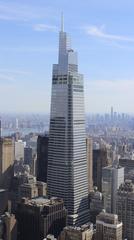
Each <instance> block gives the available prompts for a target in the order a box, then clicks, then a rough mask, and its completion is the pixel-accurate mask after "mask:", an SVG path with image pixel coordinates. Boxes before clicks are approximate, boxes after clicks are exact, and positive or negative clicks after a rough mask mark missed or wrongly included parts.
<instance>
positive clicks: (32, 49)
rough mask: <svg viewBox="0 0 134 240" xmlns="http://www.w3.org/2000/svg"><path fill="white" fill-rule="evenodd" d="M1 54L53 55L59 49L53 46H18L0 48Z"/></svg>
mask: <svg viewBox="0 0 134 240" xmlns="http://www.w3.org/2000/svg"><path fill="white" fill-rule="evenodd" d="M0 51H1V52H16V53H40V54H41V53H47V52H48V53H51V52H56V51H57V49H56V48H54V47H53V46H52V47H51V46H48V47H38V46H16V47H4V46H3V47H0Z"/></svg>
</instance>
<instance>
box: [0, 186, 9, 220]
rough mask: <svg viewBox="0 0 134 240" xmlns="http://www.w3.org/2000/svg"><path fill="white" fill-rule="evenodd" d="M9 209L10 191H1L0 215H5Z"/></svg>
mask: <svg viewBox="0 0 134 240" xmlns="http://www.w3.org/2000/svg"><path fill="white" fill-rule="evenodd" d="M7 207H8V191H7V190H5V189H0V215H2V214H4V212H5V211H6V210H7Z"/></svg>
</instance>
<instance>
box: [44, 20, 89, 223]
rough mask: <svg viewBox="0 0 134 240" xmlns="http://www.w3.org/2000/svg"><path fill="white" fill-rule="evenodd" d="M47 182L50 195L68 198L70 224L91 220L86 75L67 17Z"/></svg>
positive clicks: (55, 81)
mask: <svg viewBox="0 0 134 240" xmlns="http://www.w3.org/2000/svg"><path fill="white" fill-rule="evenodd" d="M47 182H48V195H49V196H50V197H52V196H56V197H60V198H63V199H64V203H65V206H66V208H67V210H68V224H69V225H76V226H79V225H82V224H84V223H87V222H88V221H89V210H88V177H87V159H86V133H85V112H84V89H83V76H82V75H81V74H79V73H78V62H77V53H76V52H75V51H74V50H73V49H72V48H71V46H70V41H69V38H68V36H67V33H66V32H64V26H63V19H62V24H61V31H60V33H59V57H58V64H54V65H53V74H52V96H51V115H50V132H49V150H48V179H47Z"/></svg>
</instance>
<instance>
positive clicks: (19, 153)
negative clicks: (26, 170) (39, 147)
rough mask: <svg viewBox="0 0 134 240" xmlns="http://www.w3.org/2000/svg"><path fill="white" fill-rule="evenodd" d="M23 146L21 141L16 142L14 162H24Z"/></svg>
mask: <svg viewBox="0 0 134 240" xmlns="http://www.w3.org/2000/svg"><path fill="white" fill-rule="evenodd" d="M25 144H26V143H24V142H23V141H22V140H18V141H17V142H15V145H14V155H15V160H17V161H20V160H23V161H24V147H25Z"/></svg>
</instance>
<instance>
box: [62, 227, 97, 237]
mask: <svg viewBox="0 0 134 240" xmlns="http://www.w3.org/2000/svg"><path fill="white" fill-rule="evenodd" d="M76 239H77V240H92V239H93V225H92V224H90V223H87V224H85V225H82V226H80V227H73V226H67V227H65V228H64V230H63V231H62V232H61V234H60V240H76Z"/></svg>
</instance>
